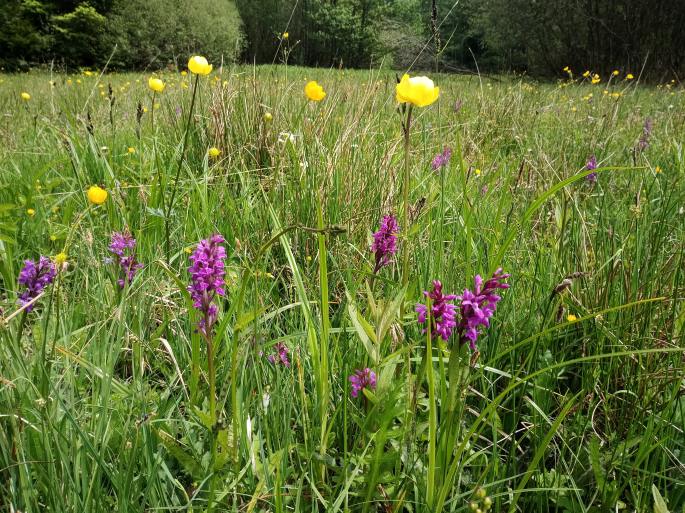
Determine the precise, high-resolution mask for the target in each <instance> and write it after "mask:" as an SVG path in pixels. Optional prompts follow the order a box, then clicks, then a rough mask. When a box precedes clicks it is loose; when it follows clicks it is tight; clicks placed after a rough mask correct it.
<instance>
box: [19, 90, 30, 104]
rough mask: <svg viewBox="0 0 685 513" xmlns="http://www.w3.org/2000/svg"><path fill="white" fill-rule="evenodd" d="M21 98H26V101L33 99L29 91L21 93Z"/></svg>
mask: <svg viewBox="0 0 685 513" xmlns="http://www.w3.org/2000/svg"><path fill="white" fill-rule="evenodd" d="M21 99H22V100H24V101H25V102H27V101H29V100H30V99H31V95H30V94H29V93H26V92H24V93H21Z"/></svg>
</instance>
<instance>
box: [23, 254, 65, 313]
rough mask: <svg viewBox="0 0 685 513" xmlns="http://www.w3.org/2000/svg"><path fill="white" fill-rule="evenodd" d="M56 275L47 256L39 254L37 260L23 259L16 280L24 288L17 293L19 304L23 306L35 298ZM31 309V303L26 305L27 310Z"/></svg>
mask: <svg viewBox="0 0 685 513" xmlns="http://www.w3.org/2000/svg"><path fill="white" fill-rule="evenodd" d="M56 275H57V269H56V268H55V264H54V263H53V262H52V261H51V260H50V259H49V258H47V257H44V256H41V257H40V258H39V259H38V262H34V261H33V260H25V261H24V267H23V269H22V270H21V272H20V273H19V279H18V281H19V285H23V286H24V287H26V290H25V291H23V292H22V293H21V294H19V305H20V306H24V305H26V304H27V303H30V302H31V300H33V299H35V298H37V297H38V296H39V295H40V293H41V292H43V289H44V288H45V287H47V286H48V285H50V284H51V283H52V281H53V280H54V279H55V276H56ZM31 310H33V305H29V306H27V307H26V311H27V312H30V311H31Z"/></svg>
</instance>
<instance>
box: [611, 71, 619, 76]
mask: <svg viewBox="0 0 685 513" xmlns="http://www.w3.org/2000/svg"><path fill="white" fill-rule="evenodd" d="M611 74H612V75H613V76H615V77H617V76H618V70H617V69H615V70H614V71H613V72H612V73H611Z"/></svg>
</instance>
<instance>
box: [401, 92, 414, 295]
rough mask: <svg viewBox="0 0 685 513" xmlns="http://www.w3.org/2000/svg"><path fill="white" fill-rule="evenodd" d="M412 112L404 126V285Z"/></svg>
mask: <svg viewBox="0 0 685 513" xmlns="http://www.w3.org/2000/svg"><path fill="white" fill-rule="evenodd" d="M411 110H412V106H411V105H410V106H409V108H408V109H407V121H406V123H405V125H404V184H403V188H402V196H403V203H404V226H403V229H404V233H405V239H404V245H403V247H402V285H403V286H406V285H407V283H408V282H409V133H410V130H411Z"/></svg>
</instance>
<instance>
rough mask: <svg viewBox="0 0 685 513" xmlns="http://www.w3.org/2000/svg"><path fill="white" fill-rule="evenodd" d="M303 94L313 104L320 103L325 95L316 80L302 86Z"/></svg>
mask: <svg viewBox="0 0 685 513" xmlns="http://www.w3.org/2000/svg"><path fill="white" fill-rule="evenodd" d="M304 94H305V96H307V98H309V99H310V100H311V101H313V102H320V101H321V100H323V99H324V98H325V97H326V93H325V91H324V90H323V87H321V86H320V85H319V84H318V82H316V80H311V81H309V82H307V85H305V86H304Z"/></svg>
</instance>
